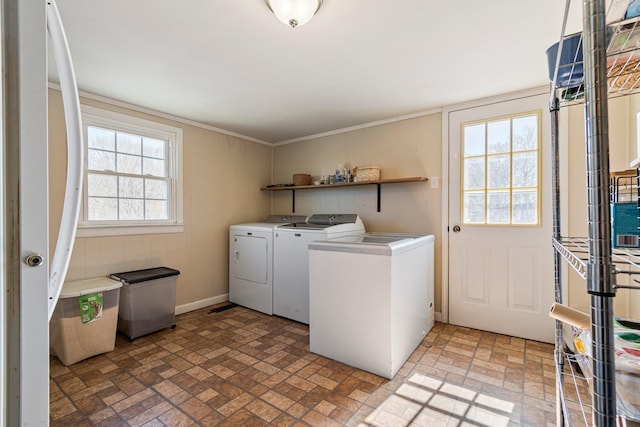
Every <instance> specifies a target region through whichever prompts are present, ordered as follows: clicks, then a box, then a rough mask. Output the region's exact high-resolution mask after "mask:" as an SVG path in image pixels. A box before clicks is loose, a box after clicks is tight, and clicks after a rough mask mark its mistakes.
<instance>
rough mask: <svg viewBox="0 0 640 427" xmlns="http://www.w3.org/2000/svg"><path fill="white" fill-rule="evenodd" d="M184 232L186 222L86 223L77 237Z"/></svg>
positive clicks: (80, 227) (79, 227) (77, 233)
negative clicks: (95, 224)
mask: <svg viewBox="0 0 640 427" xmlns="http://www.w3.org/2000/svg"><path fill="white" fill-rule="evenodd" d="M182 232H184V224H171V225H133V226H132V225H126V226H123V225H101V226H94V225H85V226H82V225H80V226H78V230H77V232H76V237H103V236H128V235H135V234H168V233H182Z"/></svg>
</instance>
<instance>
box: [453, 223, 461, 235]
mask: <svg viewBox="0 0 640 427" xmlns="http://www.w3.org/2000/svg"><path fill="white" fill-rule="evenodd" d="M453 232H454V233H459V232H460V226H459V225H454V226H453Z"/></svg>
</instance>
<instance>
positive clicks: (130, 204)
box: [118, 199, 144, 221]
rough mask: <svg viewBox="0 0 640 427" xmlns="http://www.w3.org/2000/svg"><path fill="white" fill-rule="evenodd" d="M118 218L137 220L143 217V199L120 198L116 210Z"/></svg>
mask: <svg viewBox="0 0 640 427" xmlns="http://www.w3.org/2000/svg"><path fill="white" fill-rule="evenodd" d="M118 213H119V214H120V219H121V220H124V221H139V220H143V219H144V201H143V200H140V199H120V209H119V210H118Z"/></svg>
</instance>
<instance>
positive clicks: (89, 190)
mask: <svg viewBox="0 0 640 427" xmlns="http://www.w3.org/2000/svg"><path fill="white" fill-rule="evenodd" d="M82 120H83V131H84V138H85V172H84V187H83V196H84V197H83V205H82V216H81V221H80V227H79V231H78V232H79V235H81V236H82V235H85V236H88V235H113V234H140V233H158V232H178V231H182V182H181V151H182V150H181V149H182V129H180V128H176V127H173V126H168V125H165V124H161V123H156V122H152V121H149V120H143V119H139V118H136V117H131V116H127V115H124V114H119V113H115V112H111V111H107V110H102V109H98V108H94V107H89V106H83V107H82Z"/></svg>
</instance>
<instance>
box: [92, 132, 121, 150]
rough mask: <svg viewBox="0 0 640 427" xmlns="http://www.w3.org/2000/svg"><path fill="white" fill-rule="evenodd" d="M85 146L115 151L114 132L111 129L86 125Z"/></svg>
mask: <svg viewBox="0 0 640 427" xmlns="http://www.w3.org/2000/svg"><path fill="white" fill-rule="evenodd" d="M87 146H88V147H89V148H99V149H101V150H107V151H116V133H115V132H114V131H112V130H107V129H101V128H96V127H93V126H88V127H87Z"/></svg>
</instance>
